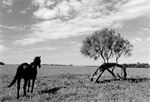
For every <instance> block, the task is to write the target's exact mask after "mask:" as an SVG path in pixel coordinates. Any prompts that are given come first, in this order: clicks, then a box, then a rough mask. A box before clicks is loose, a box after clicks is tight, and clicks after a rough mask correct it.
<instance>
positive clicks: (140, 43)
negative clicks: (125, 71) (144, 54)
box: [131, 37, 150, 52]
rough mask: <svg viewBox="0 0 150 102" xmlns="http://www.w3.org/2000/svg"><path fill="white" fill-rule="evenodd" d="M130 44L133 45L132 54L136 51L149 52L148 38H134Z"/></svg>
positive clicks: (149, 42)
mask: <svg viewBox="0 0 150 102" xmlns="http://www.w3.org/2000/svg"><path fill="white" fill-rule="evenodd" d="M131 43H132V44H133V48H134V49H133V50H134V52H138V51H150V38H149V37H147V38H144V39H142V38H138V37H135V38H133V39H132V40H131Z"/></svg>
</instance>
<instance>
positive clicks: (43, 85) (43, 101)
mask: <svg viewBox="0 0 150 102" xmlns="http://www.w3.org/2000/svg"><path fill="white" fill-rule="evenodd" d="M13 77H14V75H0V81H1V85H0V101H1V102H16V101H21V102H150V80H149V79H147V78H140V77H136V78H129V79H128V80H126V81H123V80H116V81H115V80H112V77H107V76H102V77H101V79H100V82H99V83H96V84H95V83H93V82H90V81H89V74H59V75H50V76H38V77H37V80H36V83H35V87H34V92H33V94H31V93H27V97H23V90H22V87H21V91H20V99H19V100H17V99H16V96H17V93H16V84H15V85H14V86H12V87H11V88H7V85H9V84H10V82H11V81H12V79H13ZM22 84H23V81H22Z"/></svg>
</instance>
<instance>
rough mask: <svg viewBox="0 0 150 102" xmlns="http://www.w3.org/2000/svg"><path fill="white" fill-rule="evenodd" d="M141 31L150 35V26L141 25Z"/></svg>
mask: <svg viewBox="0 0 150 102" xmlns="http://www.w3.org/2000/svg"><path fill="white" fill-rule="evenodd" d="M139 33H140V34H147V35H149V34H150V28H148V27H141V28H140V31H139Z"/></svg>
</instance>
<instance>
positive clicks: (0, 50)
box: [0, 45, 9, 53]
mask: <svg viewBox="0 0 150 102" xmlns="http://www.w3.org/2000/svg"><path fill="white" fill-rule="evenodd" d="M8 50H9V48H8V47H5V46H4V45H0V53H3V52H6V51H8Z"/></svg>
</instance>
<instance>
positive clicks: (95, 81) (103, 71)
mask: <svg viewBox="0 0 150 102" xmlns="http://www.w3.org/2000/svg"><path fill="white" fill-rule="evenodd" d="M104 71H105V70H103V71H101V73H100V74H99V75H98V76H97V78H96V80H95V81H94V82H95V83H96V82H98V79H99V78H100V77H101V75H102V74H103V73H104Z"/></svg>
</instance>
